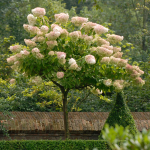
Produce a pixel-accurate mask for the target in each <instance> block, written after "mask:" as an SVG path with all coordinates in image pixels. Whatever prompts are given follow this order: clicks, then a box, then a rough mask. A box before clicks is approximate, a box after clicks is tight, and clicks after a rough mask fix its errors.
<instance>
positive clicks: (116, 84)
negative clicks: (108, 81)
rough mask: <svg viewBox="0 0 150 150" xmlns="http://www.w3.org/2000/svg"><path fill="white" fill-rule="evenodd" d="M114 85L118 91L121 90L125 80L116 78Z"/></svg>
mask: <svg viewBox="0 0 150 150" xmlns="http://www.w3.org/2000/svg"><path fill="white" fill-rule="evenodd" d="M113 86H114V88H115V90H116V91H121V90H122V89H123V88H124V80H115V81H114V83H113Z"/></svg>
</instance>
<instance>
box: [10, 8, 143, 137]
mask: <svg viewBox="0 0 150 150" xmlns="http://www.w3.org/2000/svg"><path fill="white" fill-rule="evenodd" d="M45 14H46V11H45V9H44V8H39V7H37V8H35V9H32V14H29V15H28V16H27V19H28V22H29V24H24V25H23V27H24V29H25V30H26V31H27V32H29V33H30V35H31V36H32V37H33V38H32V39H24V42H25V44H26V46H23V45H18V44H17V45H13V46H10V51H11V52H12V53H13V55H12V56H10V57H9V58H7V62H8V63H9V64H10V65H12V68H13V69H14V70H16V71H18V72H20V73H24V75H26V76H28V77H29V78H31V80H32V82H33V83H36V84H39V83H41V82H42V80H48V81H49V80H50V81H52V82H53V83H54V84H55V85H56V86H58V87H59V88H60V90H61V92H62V101H63V112H64V127H65V138H69V128H68V112H67V94H68V92H69V91H70V90H72V89H84V88H90V89H91V92H92V93H94V94H97V95H98V94H101V93H102V92H107V91H112V90H115V91H117V92H120V91H122V90H123V88H124V87H125V86H129V85H143V84H144V81H143V80H142V79H141V77H140V76H141V75H142V74H143V73H144V72H143V71H142V70H140V69H139V67H138V66H131V65H129V64H128V60H125V59H122V58H121V57H122V54H123V53H122V52H120V51H121V47H119V46H117V44H118V43H120V42H121V41H122V40H123V36H119V35H115V34H107V32H108V33H109V29H108V28H106V27H104V26H102V25H100V24H97V23H93V22H89V21H88V18H83V17H78V16H76V17H72V18H71V19H69V15H68V14H65V13H60V14H55V20H56V22H54V23H53V24H51V25H50V24H48V18H47V17H46V16H45ZM11 82H14V81H13V80H12V81H11Z"/></svg>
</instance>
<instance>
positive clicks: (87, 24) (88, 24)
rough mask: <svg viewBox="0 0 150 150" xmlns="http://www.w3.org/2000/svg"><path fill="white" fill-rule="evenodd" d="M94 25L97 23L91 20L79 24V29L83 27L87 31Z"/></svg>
mask: <svg viewBox="0 0 150 150" xmlns="http://www.w3.org/2000/svg"><path fill="white" fill-rule="evenodd" d="M96 25H98V24H97V23H93V22H87V23H83V24H82V26H81V29H82V28H83V29H85V32H89V31H90V30H91V29H93V28H94V26H96Z"/></svg>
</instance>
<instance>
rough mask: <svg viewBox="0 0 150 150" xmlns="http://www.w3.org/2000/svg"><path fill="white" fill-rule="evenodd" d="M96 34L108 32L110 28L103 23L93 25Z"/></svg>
mask: <svg viewBox="0 0 150 150" xmlns="http://www.w3.org/2000/svg"><path fill="white" fill-rule="evenodd" d="M93 28H94V31H95V33H96V34H103V33H106V32H108V28H105V27H104V26H102V25H96V26H94V27H93Z"/></svg>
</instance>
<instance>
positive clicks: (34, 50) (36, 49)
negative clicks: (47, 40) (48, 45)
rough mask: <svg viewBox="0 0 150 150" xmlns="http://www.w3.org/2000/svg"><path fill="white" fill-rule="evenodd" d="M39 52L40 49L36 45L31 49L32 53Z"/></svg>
mask: <svg viewBox="0 0 150 150" xmlns="http://www.w3.org/2000/svg"><path fill="white" fill-rule="evenodd" d="M39 52H40V50H39V49H38V48H36V47H35V48H33V49H32V53H33V54H35V53H39Z"/></svg>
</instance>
